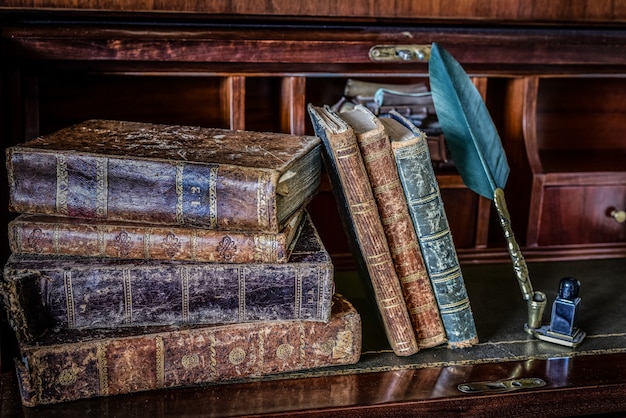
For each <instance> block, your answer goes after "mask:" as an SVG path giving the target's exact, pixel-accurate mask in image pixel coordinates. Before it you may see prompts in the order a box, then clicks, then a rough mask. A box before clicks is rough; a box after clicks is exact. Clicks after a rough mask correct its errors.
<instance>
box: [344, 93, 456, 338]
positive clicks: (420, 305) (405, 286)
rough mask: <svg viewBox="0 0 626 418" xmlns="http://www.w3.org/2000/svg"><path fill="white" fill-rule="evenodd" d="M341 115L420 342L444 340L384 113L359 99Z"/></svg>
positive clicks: (441, 325)
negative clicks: (377, 113) (378, 114)
mask: <svg viewBox="0 0 626 418" xmlns="http://www.w3.org/2000/svg"><path fill="white" fill-rule="evenodd" d="M339 117H341V118H342V119H343V120H345V121H346V122H347V123H348V124H349V125H350V126H351V127H352V129H353V130H354V132H355V134H356V137H357V142H358V144H359V149H360V150H361V155H362V156H363V161H364V163H365V168H366V170H367V174H368V177H369V181H370V184H371V186H372V191H373V193H374V199H375V200H376V204H377V206H378V213H379V216H380V219H381V221H382V224H383V228H384V230H385V234H386V237H387V242H388V244H389V250H390V251H391V257H392V259H393V262H394V266H395V269H396V274H397V275H398V278H399V279H400V283H401V286H402V292H403V294H404V300H405V302H406V305H407V309H408V311H409V315H410V317H411V321H412V323H413V328H414V330H415V332H416V336H417V343H418V344H419V346H420V347H422V348H427V347H434V346H436V345H439V344H442V343H444V342H446V333H445V331H444V329H443V323H442V321H441V316H440V315H439V308H438V307H437V302H436V301H435V295H434V293H433V288H432V285H431V283H430V279H429V278H428V272H427V271H426V266H425V265H424V259H423V257H422V252H421V250H420V247H419V243H418V241H417V235H416V233H415V229H414V228H413V223H412V221H411V216H410V214H409V210H408V207H407V202H406V198H405V196H404V192H403V190H402V185H401V184H400V178H399V176H398V170H397V168H396V163H395V160H394V157H393V152H392V150H391V144H390V142H389V137H388V136H387V132H386V131H385V125H384V123H383V122H384V121H385V119H384V118H382V119H380V120H379V119H378V118H377V117H376V116H375V115H374V114H373V113H372V112H370V111H369V110H368V109H367V108H365V107H364V106H361V105H357V106H356V107H355V108H354V110H351V111H347V112H342V113H339Z"/></svg>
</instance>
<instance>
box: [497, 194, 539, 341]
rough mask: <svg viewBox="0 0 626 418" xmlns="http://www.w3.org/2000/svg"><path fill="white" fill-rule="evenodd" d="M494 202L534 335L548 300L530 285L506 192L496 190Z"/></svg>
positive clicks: (529, 330)
mask: <svg viewBox="0 0 626 418" xmlns="http://www.w3.org/2000/svg"><path fill="white" fill-rule="evenodd" d="M493 202H494V204H495V206H496V210H497V212H498V217H499V219H500V225H501V226H502V230H503V231H504V238H505V239H506V243H507V249H508V250H509V255H510V256H511V261H513V270H514V272H515V277H516V278H517V282H518V284H519V287H520V290H521V291H522V297H523V298H524V300H525V301H526V302H527V303H528V322H527V323H526V325H525V327H524V328H525V329H526V331H527V332H528V333H530V334H532V330H534V329H538V328H540V327H541V320H542V318H543V311H544V310H545V307H546V302H547V298H546V295H545V293H543V292H540V291H538V290H537V291H535V290H533V285H532V284H531V283H530V276H529V274H528V266H527V265H526V260H524V256H523V255H522V251H521V250H520V247H519V245H518V244H517V241H516V240H515V235H514V234H513V229H512V228H511V216H510V215H509V210H508V208H507V206H506V201H505V199H504V191H503V190H502V189H500V188H497V189H496V191H495V193H494V196H493Z"/></svg>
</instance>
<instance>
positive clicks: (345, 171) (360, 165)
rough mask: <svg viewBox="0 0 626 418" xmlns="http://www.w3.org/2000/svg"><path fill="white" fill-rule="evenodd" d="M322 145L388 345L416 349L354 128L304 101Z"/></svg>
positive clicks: (405, 351)
mask: <svg viewBox="0 0 626 418" xmlns="http://www.w3.org/2000/svg"><path fill="white" fill-rule="evenodd" d="M308 111H309V115H310V117H311V120H312V122H313V127H314V129H315V132H316V134H317V135H318V136H319V137H320V138H321V139H322V142H323V143H324V147H325V149H326V154H325V156H327V157H328V158H327V160H326V161H327V171H328V173H329V177H330V181H331V187H332V189H333V193H334V195H335V197H336V199H337V203H338V205H339V212H340V214H341V216H342V220H343V222H344V225H345V229H346V231H347V232H348V234H349V235H350V238H351V242H352V243H354V244H355V245H354V247H355V257H356V260H357V263H358V264H359V267H360V270H362V273H363V274H367V275H368V277H369V281H370V283H371V285H372V289H373V295H374V297H375V300H376V304H377V305H378V310H379V312H380V316H381V318H382V321H383V326H384V328H385V332H386V335H387V338H388V340H389V343H390V345H391V348H392V349H393V351H394V353H396V354H397V355H399V356H408V355H411V354H415V353H416V352H417V351H418V350H419V346H418V344H417V340H416V337H415V332H414V330H413V325H412V323H411V319H410V317H409V314H408V312H407V307H406V304H405V302H404V296H403V294H402V288H401V286H400V281H399V279H398V276H397V274H396V271H395V268H394V264H393V260H392V258H391V253H390V250H389V245H388V244H387V239H386V236H385V231H384V228H383V225H382V222H381V219H380V216H379V214H378V208H377V206H376V201H375V199H374V195H373V192H372V188H371V185H370V182H369V178H368V175H367V170H366V169H365V165H364V162H363V158H362V156H361V153H360V151H359V146H358V143H357V138H356V135H355V133H354V130H353V129H352V128H351V127H350V125H349V124H347V123H346V122H345V121H344V120H343V119H341V118H340V117H339V116H338V115H337V113H335V112H334V111H332V110H331V109H330V108H329V107H327V106H325V107H317V106H313V105H309V106H308Z"/></svg>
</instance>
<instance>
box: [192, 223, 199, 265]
mask: <svg viewBox="0 0 626 418" xmlns="http://www.w3.org/2000/svg"><path fill="white" fill-rule="evenodd" d="M191 259H192V260H197V259H198V231H196V230H195V229H194V230H193V231H192V232H191Z"/></svg>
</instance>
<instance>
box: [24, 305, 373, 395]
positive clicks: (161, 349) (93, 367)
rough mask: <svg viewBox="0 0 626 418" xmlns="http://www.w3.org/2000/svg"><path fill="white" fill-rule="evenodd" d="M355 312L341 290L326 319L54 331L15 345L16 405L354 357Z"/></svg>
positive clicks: (227, 377) (356, 341)
mask: <svg viewBox="0 0 626 418" xmlns="http://www.w3.org/2000/svg"><path fill="white" fill-rule="evenodd" d="M360 355H361V318H360V316H359V314H358V313H357V311H356V310H355V309H354V308H353V306H352V305H351V304H350V303H349V302H348V301H347V300H346V299H345V298H343V297H342V296H340V295H335V296H334V297H333V310H332V315H331V318H330V321H329V322H327V323H324V322H307V321H266V322H258V323H245V324H232V325H213V326H211V325H209V326H195V327H194V326H184V327H164V328H136V327H132V328H117V329H108V330H91V331H88V332H85V331H77V330H70V331H67V330H66V331H61V332H57V333H50V334H48V335H45V336H44V337H43V338H41V339H39V340H37V341H36V342H35V343H33V344H30V345H27V344H20V357H19V358H18V359H16V368H17V374H18V379H19V382H20V385H19V387H20V392H21V396H22V403H23V404H24V405H25V406H36V405H41V404H50V403H57V402H63V401H70V400H76V399H81V398H90V397H96V396H110V395H117V394H124V393H134V392H140V391H145V390H152V389H160V388H173V387H181V386H188V385H197V384H204V383H209V382H221V381H228V380H232V379H242V378H247V377H260V376H267V375H273V374H278V373H283V372H290V371H296V370H303V369H312V368H319V367H326V366H337V365H345V364H353V363H356V362H357V361H358V360H359V358H360Z"/></svg>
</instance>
